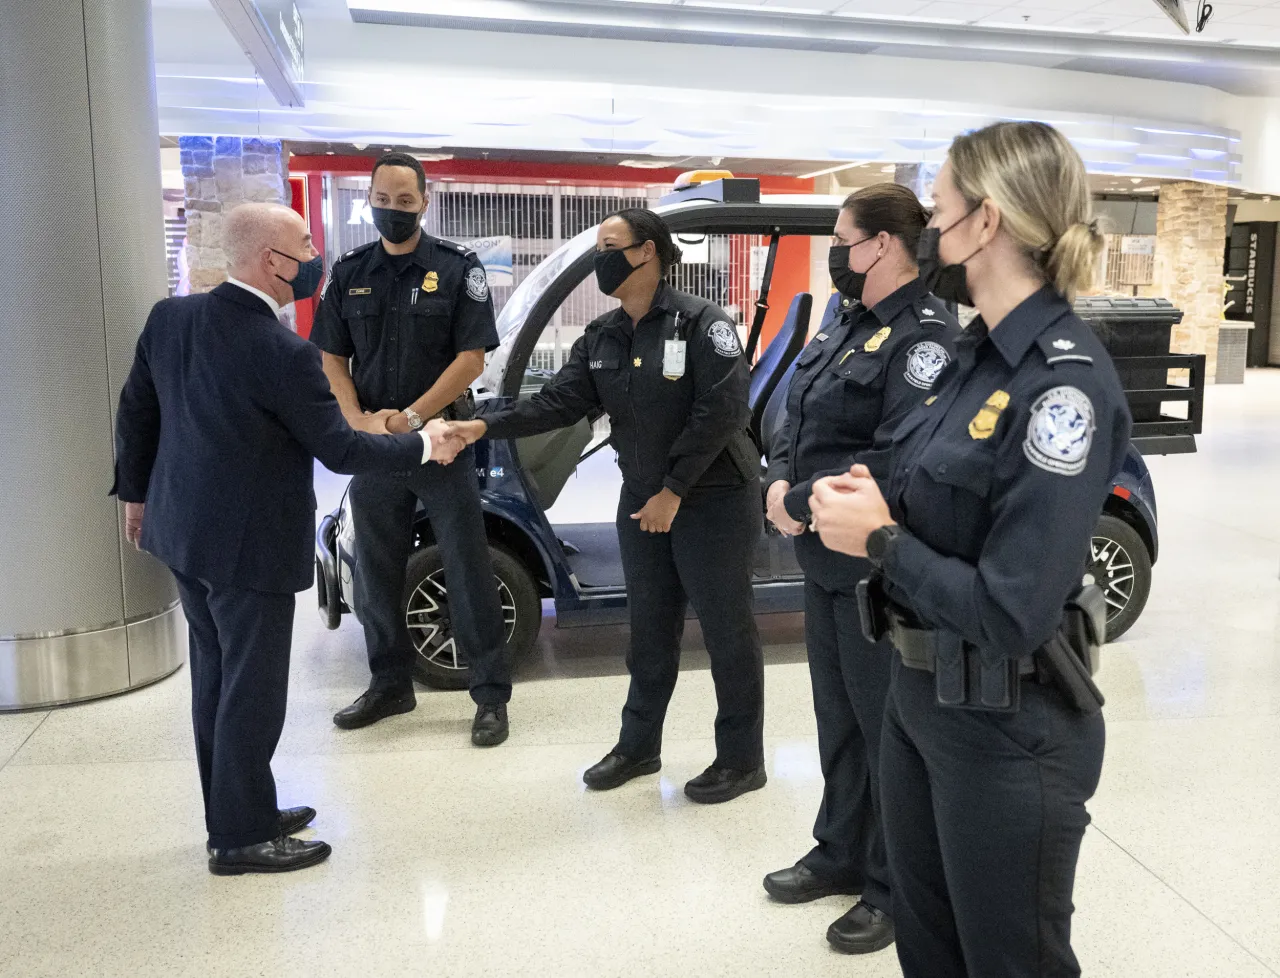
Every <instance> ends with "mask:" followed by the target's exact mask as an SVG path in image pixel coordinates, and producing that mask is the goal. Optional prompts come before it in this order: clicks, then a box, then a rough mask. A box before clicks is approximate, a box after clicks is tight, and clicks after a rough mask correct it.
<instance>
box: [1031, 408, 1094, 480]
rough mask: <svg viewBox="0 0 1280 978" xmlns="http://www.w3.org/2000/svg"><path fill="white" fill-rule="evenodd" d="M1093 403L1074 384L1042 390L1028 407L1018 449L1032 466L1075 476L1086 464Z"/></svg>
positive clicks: (1092, 423) (1092, 427)
mask: <svg viewBox="0 0 1280 978" xmlns="http://www.w3.org/2000/svg"><path fill="white" fill-rule="evenodd" d="M1093 430H1094V421H1093V402H1092V401H1090V400H1089V395H1087V394H1086V393H1085V392H1084V391H1082V390H1080V389H1079V388H1077V387H1055V388H1053V390H1051V391H1046V392H1045V393H1044V394H1042V395H1041V396H1040V399H1039V400H1037V401H1036V403H1035V405H1034V406H1033V407H1032V408H1031V420H1030V421H1029V422H1028V423H1027V440H1026V441H1024V442H1023V443H1022V451H1023V453H1024V454H1025V455H1026V456H1027V458H1028V459H1029V460H1030V461H1031V464H1032V465H1035V466H1037V467H1038V468H1041V469H1044V470H1045V471H1046V472H1053V473H1055V474H1057V475H1079V474H1080V473H1081V472H1083V471H1084V469H1085V466H1086V465H1087V464H1088V463H1089V445H1090V444H1091V443H1092V441H1093Z"/></svg>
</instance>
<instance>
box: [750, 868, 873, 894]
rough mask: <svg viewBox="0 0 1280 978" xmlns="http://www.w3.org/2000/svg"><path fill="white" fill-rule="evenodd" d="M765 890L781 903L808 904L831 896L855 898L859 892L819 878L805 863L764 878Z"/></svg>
mask: <svg viewBox="0 0 1280 978" xmlns="http://www.w3.org/2000/svg"><path fill="white" fill-rule="evenodd" d="M764 888H765V890H767V891H768V893H769V896H771V897H773V898H774V899H775V900H777V901H778V902H779V903H808V902H809V901H811V900H821V899H822V898H823V897H829V896H837V895H842V896H853V895H854V894H856V893H857V892H858V891H857V890H856V889H852V888H850V887H848V886H841V885H840V884H838V883H833V882H831V881H830V880H828V879H824V878H823V877H821V876H819V875H818V874H817V873H815V872H814V871H813V870H811V869H810V868H809V867H808V866H806V865H805V864H804V863H796V864H795V865H794V866H788V867H787V868H786V869H780V870H778V871H777V872H776V873H770V874H769V875H768V876H766V877H765V878H764Z"/></svg>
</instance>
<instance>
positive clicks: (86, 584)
mask: <svg viewBox="0 0 1280 978" xmlns="http://www.w3.org/2000/svg"><path fill="white" fill-rule="evenodd" d="M0 65H3V68H0V278H2V279H3V281H4V282H5V283H6V285H7V294H6V297H5V298H6V301H5V316H4V323H3V325H2V326H0V418H3V419H4V426H5V434H4V451H3V452H2V453H0V512H3V514H4V531H3V534H0V710H9V709H21V708H29V707H37V706H47V705H51V704H57V703H66V702H71V701H74V700H79V699H86V698H89V697H93V696H101V695H106V694H109V693H117V692H121V691H123V690H127V689H131V688H133V687H136V686H139V685H142V684H144V683H148V682H151V681H153V680H155V679H158V678H160V677H162V676H165V675H168V674H169V673H170V672H172V671H173V670H174V669H176V668H177V667H178V666H179V665H180V664H181V662H182V660H183V658H184V655H185V651H186V626H185V622H184V621H183V618H182V612H181V609H180V608H179V607H178V606H177V594H176V590H175V588H174V584H173V580H172V577H171V576H170V575H169V573H168V571H167V570H166V569H165V568H163V567H161V566H160V565H158V564H157V563H156V562H155V561H153V560H152V559H151V558H150V557H147V556H145V555H142V554H139V553H137V552H136V551H135V550H134V548H133V547H132V546H129V545H127V544H126V543H125V542H124V536H123V532H122V522H123V521H122V518H121V513H120V510H119V508H118V507H117V504H116V502H115V500H113V499H111V498H110V497H109V496H108V495H107V493H108V491H109V490H110V488H111V480H112V463H113V443H114V437H113V428H114V420H115V419H114V413H115V407H116V401H117V398H118V394H119V390H120V387H121V385H122V384H123V382H124V378H125V376H126V374H127V372H128V370H129V367H130V365H131V363H132V361H133V348H134V345H135V343H136V342H137V337H138V334H139V332H140V331H141V329H142V325H143V323H144V322H145V320H146V316H147V312H148V311H149V310H150V308H151V305H152V303H154V302H155V301H156V300H157V299H160V298H163V297H164V295H165V292H166V284H165V259H164V233H163V222H162V209H161V194H160V158H159V149H158V133H157V128H158V127H157V122H156V98H155V82H154V67H153V57H152V46H151V5H150V3H149V2H148V0H39V2H29V0H0Z"/></svg>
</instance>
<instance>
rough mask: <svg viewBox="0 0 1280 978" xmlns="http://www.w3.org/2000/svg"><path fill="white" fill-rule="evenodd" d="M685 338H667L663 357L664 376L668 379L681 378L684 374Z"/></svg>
mask: <svg viewBox="0 0 1280 978" xmlns="http://www.w3.org/2000/svg"><path fill="white" fill-rule="evenodd" d="M685 345H686V344H685V341H684V340H667V344H666V350H665V352H664V354H663V357H662V376H664V377H666V378H667V380H679V379H680V378H681V377H683V376H684V353H685Z"/></svg>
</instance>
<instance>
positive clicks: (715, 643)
mask: <svg viewBox="0 0 1280 978" xmlns="http://www.w3.org/2000/svg"><path fill="white" fill-rule="evenodd" d="M642 496H643V493H640V494H637V493H634V492H631V491H628V489H627V488H625V487H624V488H623V490H622V496H621V499H620V500H619V506H618V543H619V546H620V547H621V551H622V569H623V573H624V574H625V576H626V581H627V600H628V605H629V611H630V617H631V645H630V649H629V650H628V652H627V670H628V671H629V672H630V673H631V687H630V690H629V692H628V694H627V702H626V706H624V707H623V710H622V732H621V735H620V736H619V738H618V746H617V751H618V753H620V754H622V755H623V756H624V757H630V758H635V759H643V758H649V757H653V756H655V755H657V754H659V753H660V752H661V751H662V725H663V721H664V720H665V719H666V714H667V704H668V703H669V702H670V701H671V694H672V693H673V692H674V691H675V688H676V678H677V676H678V675H679V672H680V640H681V638H682V636H683V635H684V618H685V611H686V609H687V608H688V606H689V604H690V603H692V604H693V610H694V611H695V612H696V613H697V615H698V622H699V623H700V624H701V626H702V635H703V638H704V639H705V640H706V643H707V653H708V655H709V656H710V657H711V679H712V681H713V682H714V683H715V688H716V702H717V704H718V711H717V713H716V724H715V731H716V763H717V764H719V765H721V766H723V767H727V768H732V769H734V770H740V771H753V770H755V769H756V768H757V767H759V766H760V765H761V764H763V763H764V655H763V652H762V651H761V648H760V635H759V633H758V632H757V631H756V621H755V616H754V607H753V605H754V594H753V592H752V588H751V567H752V559H753V555H754V553H755V547H756V543H757V541H759V539H760V533H761V527H762V521H763V511H762V507H761V504H760V490H759V488H758V487H757V486H755V485H754V484H750V485H744V486H741V487H730V488H727V489H724V490H706V491H704V492H702V493H699V494H698V495H697V496H695V497H694V498H693V499H686V500H685V501H684V502H682V503H681V505H680V510H679V512H677V513H676V518H675V521H674V522H673V523H672V525H671V531H670V532H669V533H646V532H644V531H643V530H641V529H640V521H639V520H633V519H632V518H631V514H632V513H637V512H639V511H640V509H641V507H643V506H644V504H645V503H646V502H647V499H646V498H641V497H642Z"/></svg>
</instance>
